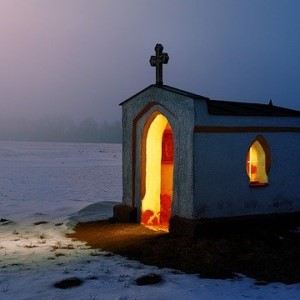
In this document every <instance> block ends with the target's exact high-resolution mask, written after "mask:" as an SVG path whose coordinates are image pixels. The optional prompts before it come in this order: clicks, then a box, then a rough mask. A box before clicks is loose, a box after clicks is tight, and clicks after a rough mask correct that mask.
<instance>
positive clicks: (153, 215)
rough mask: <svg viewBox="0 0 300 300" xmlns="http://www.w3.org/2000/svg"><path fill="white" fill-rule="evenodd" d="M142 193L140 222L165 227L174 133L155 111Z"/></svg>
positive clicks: (148, 141) (169, 203)
mask: <svg viewBox="0 0 300 300" xmlns="http://www.w3.org/2000/svg"><path fill="white" fill-rule="evenodd" d="M145 147H146V149H145V150H146V151H145V152H146V157H145V159H146V168H145V172H146V174H145V176H144V178H145V195H144V198H143V199H142V214H141V223H142V224H144V225H146V226H150V227H155V228H156V229H162V230H166V231H168V227H169V220H170V217H171V205H172V197H173V168H174V164H173V151H174V149H173V148H174V146H173V135H172V129H171V127H170V125H169V123H168V120H167V119H166V117H165V116H163V115H162V114H158V115H157V116H156V117H155V119H154V120H153V121H152V123H151V125H150V127H149V129H148V132H147V137H146V143H145Z"/></svg>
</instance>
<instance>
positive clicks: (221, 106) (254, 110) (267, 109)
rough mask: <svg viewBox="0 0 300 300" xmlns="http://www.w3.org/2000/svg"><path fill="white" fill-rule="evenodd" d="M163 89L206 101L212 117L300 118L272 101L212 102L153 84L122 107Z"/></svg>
mask: <svg viewBox="0 0 300 300" xmlns="http://www.w3.org/2000/svg"><path fill="white" fill-rule="evenodd" d="M153 87H155V88H157V89H162V90H165V91H168V92H171V93H175V94H178V95H182V96H186V97H189V98H192V99H195V100H204V101H206V104H207V110H208V113H209V114H211V115H228V116H287V117H300V111H298V110H294V109H289V108H285V107H280V106H276V105H273V103H272V101H271V100H270V102H269V103H268V104H262V103H253V102H238V101H225V100H212V99H210V98H208V97H204V96H201V95H198V94H194V93H190V92H187V91H184V90H181V89H177V88H174V87H171V86H168V85H159V86H157V85H155V84H151V85H149V86H148V87H146V88H145V89H143V90H142V91H140V92H138V93H136V94H135V95H133V96H131V97H130V98H128V99H126V100H125V101H123V102H122V103H120V105H123V104H125V103H126V102H128V101H130V100H132V99H133V98H135V97H137V96H138V95H140V94H142V93H144V92H145V91H146V90H148V89H150V88H153Z"/></svg>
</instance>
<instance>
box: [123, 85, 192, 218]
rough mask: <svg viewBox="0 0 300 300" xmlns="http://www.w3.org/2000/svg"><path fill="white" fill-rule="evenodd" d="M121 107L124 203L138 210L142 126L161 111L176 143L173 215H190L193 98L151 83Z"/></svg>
mask: <svg viewBox="0 0 300 300" xmlns="http://www.w3.org/2000/svg"><path fill="white" fill-rule="evenodd" d="M122 109H123V115H122V123H123V203H124V204H127V205H130V206H135V207H137V208H138V212H139V211H140V206H141V199H140V198H141V197H140V196H141V193H140V182H141V177H140V168H141V139H142V132H143V126H144V124H145V122H146V121H147V119H148V117H149V116H150V115H151V114H152V113H153V112H155V111H160V112H161V113H163V114H164V115H165V116H166V117H167V118H168V120H169V122H170V124H171V126H172V130H173V138H174V144H175V148H174V182H173V186H174V191H173V202H172V205H173V206H172V215H178V216H180V217H183V218H192V214H193V195H194V194H193V136H194V133H193V130H194V101H193V100H192V99H191V98H189V97H186V96H183V95H179V94H176V93H171V92H168V91H166V90H163V89H160V88H157V87H155V86H153V87H150V88H148V89H146V90H144V91H143V92H142V93H140V94H138V95H137V96H136V97H133V98H131V99H130V100H129V101H127V102H125V103H123V105H122ZM133 147H135V148H134V149H133ZM133 157H135V162H134V161H132V160H133ZM133 181H134V182H133ZM133 186H134V189H132V187H133Z"/></svg>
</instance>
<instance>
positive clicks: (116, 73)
mask: <svg viewBox="0 0 300 300" xmlns="http://www.w3.org/2000/svg"><path fill="white" fill-rule="evenodd" d="M299 16H300V1H298V0H288V1H286V0H151V1H150V0H26V1H25V0H0V116H3V115H6V116H8V115H9V116H10V115H17V116H25V117H29V118H39V117H43V116H45V115H64V116H67V117H72V118H75V119H83V118H86V117H89V116H92V117H93V118H95V119H96V120H97V121H101V120H106V121H115V120H118V119H120V116H121V108H120V107H119V106H118V104H119V103H120V102H122V101H123V100H125V99H127V98H128V97H130V96H132V95H133V94H135V93H136V92H138V91H140V90H142V89H143V88H145V87H146V86H148V85H149V84H152V83H154V82H155V69H154V68H152V67H150V65H149V58H150V56H151V55H154V46H155V44H156V43H158V42H159V43H162V44H163V45H164V51H165V52H167V53H168V54H169V57H170V60H169V63H168V65H166V66H164V83H165V84H167V85H171V86H174V87H177V88H180V89H184V90H187V91H190V92H193V93H197V94H201V95H203V96H207V97H210V98H212V99H223V100H236V101H252V102H258V103H268V101H269V99H272V100H273V103H274V104H275V105H279V106H286V107H290V108H294V109H298V110H300V38H299V34H300V17H299Z"/></svg>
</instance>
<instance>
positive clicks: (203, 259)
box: [68, 220, 300, 284]
mask: <svg viewBox="0 0 300 300" xmlns="http://www.w3.org/2000/svg"><path fill="white" fill-rule="evenodd" d="M68 237H71V238H73V239H76V240H80V241H84V242H86V243H87V244H88V245H89V246H91V247H92V248H97V249H102V250H106V251H109V252H112V253H115V254H120V255H122V256H124V257H127V258H129V259H134V260H138V261H141V262H142V263H144V264H148V265H156V266H158V267H167V268H172V269H175V270H178V271H183V272H186V273H196V274H199V276H201V277H202V278H220V279H225V278H233V277H236V276H238V275H237V274H244V275H246V276H248V277H252V278H255V279H256V280H257V284H267V283H269V282H283V283H288V284H292V283H299V282H300V234H299V232H296V231H293V230H287V229H282V230H278V229H276V230H270V229H262V228H256V229H255V228H252V229H251V230H247V231H245V230H243V231H242V232H230V233H222V234H219V235H211V236H203V237H200V238H198V239H191V238H184V237H175V236H172V235H171V234H168V233H166V232H162V231H153V230H150V229H148V228H145V227H144V226H142V225H140V224H128V223H115V222H113V221H111V220H105V221H97V222H87V223H79V224H78V225H77V226H76V228H75V233H72V234H69V235H68Z"/></svg>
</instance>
